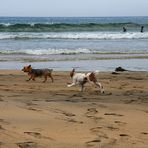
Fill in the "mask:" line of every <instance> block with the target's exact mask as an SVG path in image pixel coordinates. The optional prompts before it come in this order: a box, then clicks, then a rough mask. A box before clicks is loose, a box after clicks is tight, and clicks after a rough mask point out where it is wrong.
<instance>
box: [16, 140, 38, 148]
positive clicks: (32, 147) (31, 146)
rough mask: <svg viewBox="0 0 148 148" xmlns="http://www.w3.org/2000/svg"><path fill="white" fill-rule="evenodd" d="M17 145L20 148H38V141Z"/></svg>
mask: <svg viewBox="0 0 148 148" xmlns="http://www.w3.org/2000/svg"><path fill="white" fill-rule="evenodd" d="M17 145H18V146H19V147H20V148H37V143H35V142H32V141H28V142H22V143H17Z"/></svg>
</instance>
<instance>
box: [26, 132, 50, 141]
mask: <svg viewBox="0 0 148 148" xmlns="http://www.w3.org/2000/svg"><path fill="white" fill-rule="evenodd" d="M24 134H27V135H30V136H33V137H35V138H38V139H41V138H44V139H49V140H53V139H52V138H50V137H46V136H43V135H41V133H38V132H24Z"/></svg>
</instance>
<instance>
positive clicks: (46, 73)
mask: <svg viewBox="0 0 148 148" xmlns="http://www.w3.org/2000/svg"><path fill="white" fill-rule="evenodd" d="M22 71H24V72H27V73H28V76H29V77H30V78H29V79H28V80H27V81H30V80H31V79H32V80H33V81H35V78H36V77H42V76H43V77H44V78H45V80H44V81H43V82H46V81H47V77H50V78H51V80H52V82H53V77H52V71H53V70H52V69H33V68H32V67H31V65H29V66H24V68H23V69H22Z"/></svg>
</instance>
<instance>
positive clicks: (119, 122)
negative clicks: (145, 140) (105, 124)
mask: <svg viewBox="0 0 148 148" xmlns="http://www.w3.org/2000/svg"><path fill="white" fill-rule="evenodd" d="M114 122H115V123H117V124H118V125H125V124H127V123H126V122H122V121H117V120H116V121H114Z"/></svg>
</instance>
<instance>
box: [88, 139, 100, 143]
mask: <svg viewBox="0 0 148 148" xmlns="http://www.w3.org/2000/svg"><path fill="white" fill-rule="evenodd" d="M96 142H101V140H100V139H95V140H91V141H88V142H86V143H87V144H89V143H96Z"/></svg>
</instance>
